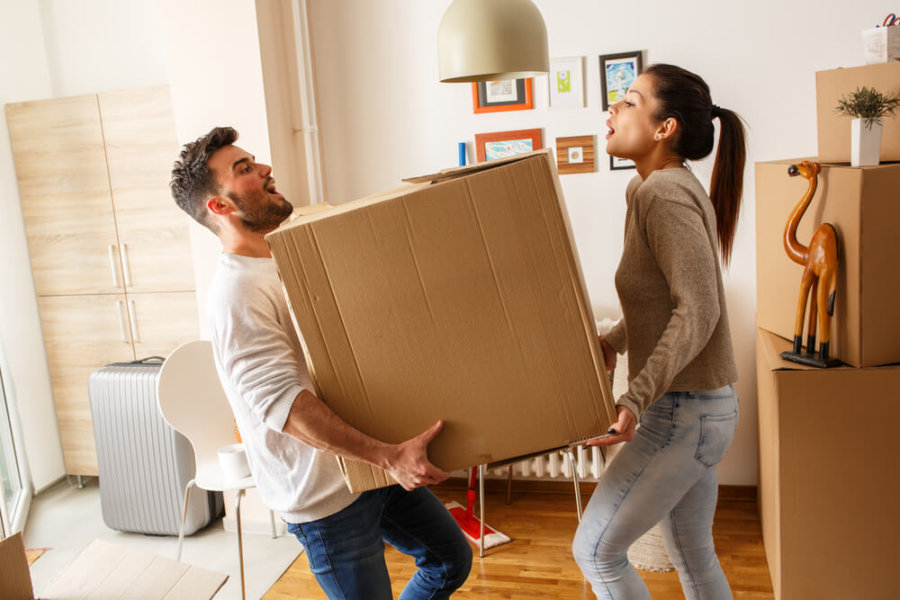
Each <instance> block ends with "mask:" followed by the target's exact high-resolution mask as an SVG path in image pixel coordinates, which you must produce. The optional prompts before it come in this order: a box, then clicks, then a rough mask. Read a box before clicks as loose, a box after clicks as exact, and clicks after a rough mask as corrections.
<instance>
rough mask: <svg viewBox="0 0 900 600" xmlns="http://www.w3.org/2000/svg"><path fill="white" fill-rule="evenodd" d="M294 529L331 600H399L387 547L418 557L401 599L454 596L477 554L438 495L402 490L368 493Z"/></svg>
mask: <svg viewBox="0 0 900 600" xmlns="http://www.w3.org/2000/svg"><path fill="white" fill-rule="evenodd" d="M288 531H290V532H291V533H293V534H294V535H295V536H297V539H298V540H300V543H301V544H303V547H304V548H305V549H306V556H307V559H308V560H309V567H310V570H311V571H312V572H313V574H314V575H315V576H316V580H317V581H318V582H319V585H320V586H321V588H322V590H323V591H324V592H325V593H326V594H327V595H328V597H329V598H330V599H332V600H334V599H341V600H355V599H360V600H382V599H383V600H392V598H393V596H392V594H391V578H390V576H389V575H388V570H387V565H386V564H385V562H384V542H387V543H388V544H390V545H391V546H393V547H394V548H396V549H397V550H399V551H400V552H403V553H404V554H408V555H410V556H412V557H414V558H415V559H416V566H418V567H419V568H418V570H417V571H416V573H415V575H413V577H412V579H411V580H410V582H409V583H408V584H407V586H406V588H404V590H403V593H402V594H400V599H401V600H419V599H422V600H424V599H426V598H428V599H430V598H435V599H437V598H449V597H450V594H451V593H452V592H454V591H455V590H456V589H457V588H458V587H459V586H461V585H462V584H463V583H465V581H466V578H467V577H468V576H469V569H470V568H471V567H472V548H471V547H470V546H469V542H468V541H467V540H466V538H465V536H463V534H462V531H460V529H459V526H458V525H457V524H456V521H454V520H453V517H451V516H450V513H449V512H448V511H447V509H446V508H444V505H443V504H441V502H440V500H438V499H437V498H436V497H435V496H434V494H432V493H431V492H430V491H429V490H427V489H425V488H418V489H416V490H414V491H412V492H406V491H404V490H403V488H401V487H400V486H399V485H395V486H391V487H387V488H381V489H377V490H372V491H370V492H364V493H363V494H361V495H360V497H359V498H357V499H356V501H355V502H353V504H351V505H350V506H348V507H347V508H345V509H343V510H341V511H340V512H338V513H335V514H333V515H330V516H328V517H325V518H324V519H319V520H318V521H312V522H310V523H290V524H288Z"/></svg>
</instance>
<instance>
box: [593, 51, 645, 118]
mask: <svg viewBox="0 0 900 600" xmlns="http://www.w3.org/2000/svg"><path fill="white" fill-rule="evenodd" d="M643 62H644V61H643V51H641V50H635V51H634V52H619V53H618V54H601V55H600V87H601V89H602V91H603V94H602V96H601V99H602V102H603V110H604V111H608V110H609V106H610V105H611V104H615V103H616V102H618V101H619V100H621V99H622V97H624V96H625V92H627V91H628V88H629V87H631V84H632V83H634V80H635V79H637V76H638V75H640V74H641V71H642V70H643V69H644V65H643Z"/></svg>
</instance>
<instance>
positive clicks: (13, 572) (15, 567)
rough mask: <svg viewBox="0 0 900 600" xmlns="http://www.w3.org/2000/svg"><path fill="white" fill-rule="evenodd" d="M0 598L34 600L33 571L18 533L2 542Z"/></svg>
mask: <svg viewBox="0 0 900 600" xmlns="http://www.w3.org/2000/svg"><path fill="white" fill-rule="evenodd" d="M0 567H2V573H3V576H2V577H0V598H3V600H34V589H33V588H32V585H31V571H30V570H29V569H28V559H27V558H25V543H24V542H23V541H22V534H21V533H17V534H15V535H12V536H10V537H8V538H6V539H5V540H0Z"/></svg>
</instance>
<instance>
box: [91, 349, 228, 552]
mask: <svg viewBox="0 0 900 600" xmlns="http://www.w3.org/2000/svg"><path fill="white" fill-rule="evenodd" d="M162 362H163V359H162V358H161V357H158V356H153V357H149V358H145V359H142V360H137V361H134V362H131V363H114V364H111V365H107V366H105V367H103V368H101V369H99V370H97V371H95V372H94V373H92V374H91V376H90V378H89V379H88V393H89V396H90V403H91V415H92V417H93V423H94V438H95V440H96V443H97V468H98V471H99V475H100V477H99V478H100V506H101V510H102V513H103V521H104V522H105V523H106V525H107V527H110V528H111V529H117V530H120V531H132V532H137V533H146V534H154V535H178V529H179V527H180V526H181V511H182V509H183V507H184V493H185V486H186V485H187V483H188V481H190V480H191V478H193V476H194V470H195V464H194V453H193V450H192V448H191V444H190V442H189V441H188V440H187V438H186V437H184V436H183V435H181V434H180V433H178V432H177V431H175V430H174V429H172V428H171V427H170V426H169V425H168V424H167V423H166V422H165V421H164V420H163V418H162V415H161V414H160V412H159V406H158V404H157V400H156V382H157V379H158V378H159V370H160V367H161V366H162ZM223 511H224V504H223V499H222V494H221V493H218V492H206V493H204V492H203V490H193V493H192V494H191V500H190V504H189V506H188V515H187V520H186V522H185V529H184V532H185V535H190V534H192V533H194V532H195V531H197V530H199V529H202V528H203V527H205V526H206V525H208V524H209V523H210V521H212V520H213V519H215V518H218V517H219V516H221V515H222V513H223Z"/></svg>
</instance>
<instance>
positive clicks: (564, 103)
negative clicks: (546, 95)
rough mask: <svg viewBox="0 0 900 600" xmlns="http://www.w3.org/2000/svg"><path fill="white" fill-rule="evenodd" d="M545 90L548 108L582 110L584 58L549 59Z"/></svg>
mask: <svg viewBox="0 0 900 600" xmlns="http://www.w3.org/2000/svg"><path fill="white" fill-rule="evenodd" d="M547 89H548V90H549V92H550V100H549V104H550V108H584V57H583V56H570V57H565V58H553V59H551V60H550V72H549V73H548V74H547Z"/></svg>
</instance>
